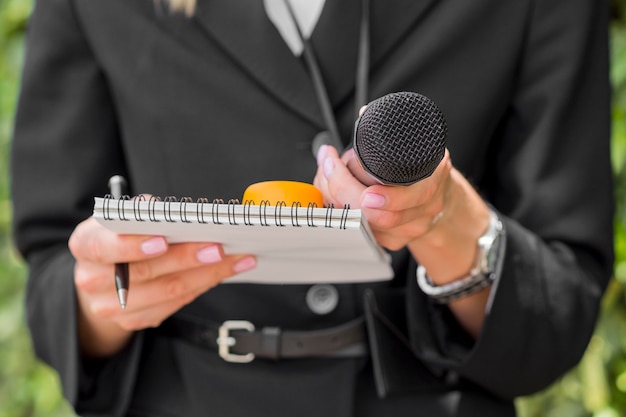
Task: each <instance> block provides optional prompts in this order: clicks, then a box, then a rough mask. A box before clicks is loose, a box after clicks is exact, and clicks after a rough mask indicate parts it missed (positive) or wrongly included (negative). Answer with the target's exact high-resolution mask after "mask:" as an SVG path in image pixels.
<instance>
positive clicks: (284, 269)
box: [93, 196, 393, 284]
mask: <svg viewBox="0 0 626 417" xmlns="http://www.w3.org/2000/svg"><path fill="white" fill-rule="evenodd" d="M93 216H94V217H95V218H96V219H97V220H98V221H99V222H100V223H101V224H102V225H104V226H105V227H106V228H108V229H110V230H112V231H114V232H116V233H119V234H141V235H159V236H164V237H166V238H167V240H168V241H169V242H170V243H179V242H218V243H221V244H222V245H223V247H224V251H225V253H227V254H254V255H256V256H257V267H256V268H255V269H253V270H251V271H247V272H244V273H241V274H239V275H237V276H235V277H233V278H230V279H228V280H226V281H224V282H228V283H236V282H239V283H241V282H247V283H265V284H311V283H319V282H332V283H346V282H367V281H383V280H388V279H390V278H391V277H392V276H393V271H392V268H391V265H390V257H389V254H388V253H386V252H385V251H384V250H383V249H382V248H381V247H380V246H379V245H378V244H377V243H376V241H375V240H374V237H373V235H372V232H371V230H370V228H369V226H368V224H367V221H366V220H365V218H364V217H363V216H362V215H361V210H358V209H350V208H347V207H344V208H334V207H325V208H321V207H315V206H309V207H302V206H300V205H294V206H287V205H285V204H278V205H276V206H271V205H269V204H265V203H261V204H260V205H254V204H253V203H249V202H248V203H245V204H239V203H238V202H237V201H232V200H231V201H229V202H226V203H225V202H223V200H213V201H209V200H207V199H199V200H197V201H195V202H194V201H191V200H190V199H188V198H183V199H180V200H178V199H176V198H174V197H168V198H165V199H164V200H161V199H159V198H155V197H153V198H151V199H150V200H146V199H144V198H141V197H139V198H134V199H129V198H128V197H125V198H122V199H112V198H111V197H108V196H107V197H105V198H98V197H97V198H95V203H94V211H93Z"/></svg>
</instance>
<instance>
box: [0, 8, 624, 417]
mask: <svg viewBox="0 0 626 417" xmlns="http://www.w3.org/2000/svg"><path fill="white" fill-rule="evenodd" d="M44 1H45V0H44ZM611 4H612V8H613V11H612V13H613V15H612V23H611V34H610V35H611V47H612V57H613V59H612V67H611V77H612V83H613V86H614V106H613V138H612V145H613V168H614V172H615V178H616V187H615V196H616V201H617V211H616V217H615V248H616V254H617V262H616V265H615V279H614V280H613V281H612V282H611V284H610V286H609V288H608V291H607V294H606V296H605V297H604V302H603V305H602V311H601V316H600V320H599V322H598V327H597V329H596V332H595V334H594V336H593V338H592V340H591V343H590V344H589V347H588V349H587V351H586V353H585V356H584V357H583V359H582V361H581V363H580V365H579V366H578V367H576V368H575V369H573V370H572V371H571V372H569V373H568V374H566V375H565V376H563V377H562V378H561V379H559V380H558V381H557V382H555V383H554V384H553V385H552V386H551V387H549V388H548V389H546V390H545V391H543V392H540V393H538V394H535V395H533V396H530V397H526V398H521V399H519V400H518V401H517V408H518V410H519V415H520V417H539V416H541V417H620V416H622V417H623V416H626V0H613V1H612V3H611ZM31 7H32V0H0V417H44V416H45V417H73V416H74V413H73V412H72V411H71V409H70V407H69V406H68V405H67V403H65V401H64V400H63V399H62V397H61V393H60V384H59V381H58V378H57V376H56V374H55V372H54V371H53V370H51V369H50V368H48V367H47V366H46V365H44V364H42V363H41V362H39V361H37V360H36V359H35V357H34V354H33V350H32V346H31V344H30V340H29V337H28V331H27V329H26V326H25V325H24V309H23V297H24V285H25V276H26V271H25V267H24V265H23V263H22V261H21V260H20V259H19V257H18V256H17V254H16V252H15V250H14V249H13V247H12V242H11V237H10V236H11V231H10V219H11V206H10V201H9V188H8V172H9V171H8V163H9V162H8V152H9V146H10V144H9V138H10V135H11V125H12V120H13V116H14V109H15V99H16V96H17V88H18V84H19V71H20V66H21V62H22V53H23V35H24V31H25V28H26V21H27V18H28V15H29V13H30V10H31Z"/></svg>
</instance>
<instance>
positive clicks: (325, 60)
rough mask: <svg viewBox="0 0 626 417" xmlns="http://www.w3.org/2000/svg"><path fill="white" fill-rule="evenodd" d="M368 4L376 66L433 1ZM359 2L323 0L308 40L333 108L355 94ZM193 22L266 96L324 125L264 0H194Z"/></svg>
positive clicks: (308, 81) (374, 1)
mask: <svg viewBox="0 0 626 417" xmlns="http://www.w3.org/2000/svg"><path fill="white" fill-rule="evenodd" d="M370 2H371V6H370V19H371V23H370V37H371V39H372V45H373V47H372V49H371V58H370V66H371V67H376V66H378V65H379V64H381V63H382V61H383V60H384V57H385V55H386V54H387V53H389V52H390V51H391V50H392V49H393V48H394V46H395V45H396V44H397V43H398V42H399V41H401V40H402V39H403V37H404V36H405V35H406V33H407V31H409V30H411V28H412V27H414V25H416V24H417V23H418V22H419V19H420V17H421V16H422V15H423V14H424V13H425V12H426V11H427V10H428V8H429V6H430V5H431V4H433V3H434V2H435V0H395V1H389V0H370ZM360 5H361V1H360V0H327V1H326V5H325V6H324V10H323V11H322V15H321V16H320V20H319V22H318V24H317V27H316V28H315V31H314V32H313V35H312V39H311V41H312V44H313V47H314V49H315V53H316V56H317V58H318V61H319V64H320V67H321V70H322V73H323V75H324V79H325V81H326V86H327V89H328V93H329V96H330V98H331V101H332V102H333V105H335V106H337V105H340V104H342V103H343V102H344V101H345V100H347V99H348V98H350V96H351V95H353V93H354V84H355V74H356V58H357V50H358V32H359V21H360V13H361V8H360V7H361V6H360ZM346 16H350V18H346ZM195 20H196V21H197V22H198V24H199V25H200V27H201V28H202V29H203V30H204V31H205V32H206V33H207V34H208V35H209V36H210V37H211V38H213V39H214V41H216V42H218V43H219V44H220V45H221V46H222V47H223V49H224V51H225V52H226V53H228V54H229V55H230V56H231V57H232V58H233V60H235V61H236V62H237V63H238V64H239V65H240V66H241V68H242V69H243V70H245V71H247V72H248V73H249V74H250V76H251V77H253V78H255V79H256V80H257V81H258V82H259V83H260V84H261V85H262V86H264V87H265V88H266V89H267V91H268V93H269V94H271V95H273V96H274V97H276V98H277V99H278V100H280V101H281V102H283V103H284V104H285V105H286V106H287V107H288V108H290V109H292V111H294V112H296V113H298V114H299V115H301V116H302V117H303V118H305V119H306V120H309V121H311V122H312V123H314V124H315V125H317V126H318V127H319V128H320V129H324V122H323V119H322V116H321V112H320V107H319V104H318V101H317V98H316V94H315V91H314V89H313V84H312V82H311V79H310V77H309V74H308V71H307V69H306V66H305V65H304V63H303V61H302V60H300V59H298V58H296V57H294V56H293V54H292V53H291V51H290V50H289V48H288V47H287V46H286V45H285V43H284V41H283V40H282V38H281V36H280V34H279V33H278V31H277V30H276V28H275V27H274V25H273V24H272V23H271V22H270V20H269V18H268V17H267V15H266V12H265V9H264V6H263V1H261V0H256V1H250V0H230V1H213V0H199V1H198V7H197V11H196V15H195ZM371 98H372V97H370V99H371Z"/></svg>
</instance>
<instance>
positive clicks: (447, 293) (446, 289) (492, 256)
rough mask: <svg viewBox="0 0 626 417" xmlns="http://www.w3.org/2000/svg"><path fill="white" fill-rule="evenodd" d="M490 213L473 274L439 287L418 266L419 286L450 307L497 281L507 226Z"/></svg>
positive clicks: (494, 214) (480, 241) (479, 241)
mask: <svg viewBox="0 0 626 417" xmlns="http://www.w3.org/2000/svg"><path fill="white" fill-rule="evenodd" d="M489 212H490V220H489V227H488V228H487V231H486V232H485V233H484V234H483V235H482V236H480V237H479V238H478V242H477V244H478V251H477V254H476V262H475V263H474V266H473V267H472V269H471V270H470V273H469V274H468V275H466V276H464V277H462V278H459V279H457V280H455V281H453V282H451V283H449V284H445V285H435V284H433V282H432V281H431V279H430V278H429V277H428V275H427V274H426V268H424V267H423V266H422V265H419V266H418V267H417V284H418V285H419V287H420V289H421V290H422V291H423V292H424V293H425V294H426V295H428V296H429V297H431V298H432V299H434V300H435V301H437V302H439V303H442V304H446V303H449V302H450V301H452V300H456V299H458V298H462V297H465V296H467V295H470V294H473V293H475V292H478V291H480V290H482V289H483V288H486V287H488V286H490V285H491V284H492V283H493V281H494V280H495V278H496V269H497V268H496V267H497V263H498V257H499V255H500V248H501V246H502V240H503V236H504V227H503V225H502V222H501V221H500V219H499V218H498V215H497V214H496V213H495V212H494V211H493V210H491V209H490V210H489Z"/></svg>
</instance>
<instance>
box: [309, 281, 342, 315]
mask: <svg viewBox="0 0 626 417" xmlns="http://www.w3.org/2000/svg"><path fill="white" fill-rule="evenodd" d="M337 304H339V292H338V291H337V288H335V287H334V286H332V285H328V284H317V285H313V286H312V287H311V288H309V291H307V293H306V305H307V306H308V307H309V309H310V310H311V311H312V312H314V313H315V314H320V315H323V314H328V313H330V312H332V311H333V310H334V309H335V307H337Z"/></svg>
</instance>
